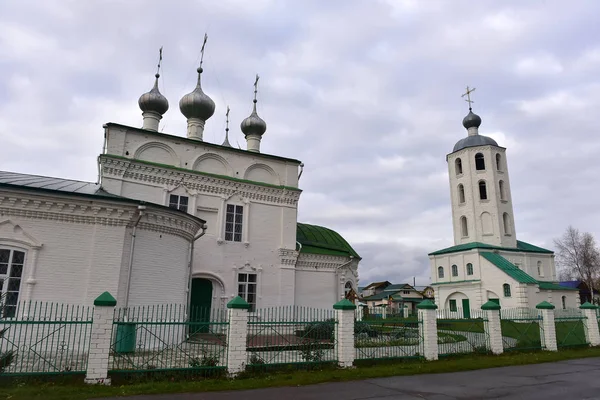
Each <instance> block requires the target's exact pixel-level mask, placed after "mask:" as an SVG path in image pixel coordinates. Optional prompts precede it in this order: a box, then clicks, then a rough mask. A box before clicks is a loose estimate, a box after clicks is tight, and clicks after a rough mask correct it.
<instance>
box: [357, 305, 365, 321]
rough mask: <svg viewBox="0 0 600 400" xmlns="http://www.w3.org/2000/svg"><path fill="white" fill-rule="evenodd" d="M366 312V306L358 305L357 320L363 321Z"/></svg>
mask: <svg viewBox="0 0 600 400" xmlns="http://www.w3.org/2000/svg"><path fill="white" fill-rule="evenodd" d="M364 313H365V311H364V307H362V306H358V307H356V320H357V321H362V320H363V315H364Z"/></svg>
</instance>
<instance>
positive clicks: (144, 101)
mask: <svg viewBox="0 0 600 400" xmlns="http://www.w3.org/2000/svg"><path fill="white" fill-rule="evenodd" d="M154 76H155V77H156V80H155V81H154V87H153V88H152V90H150V91H149V92H148V93H144V94H143V95H141V96H140V99H139V100H138V105H139V106H140V109H141V110H142V112H155V113H158V114H160V115H163V114H164V113H166V112H167V110H168V109H169V101H168V100H167V98H166V97H165V96H163V95H162V94H161V93H160V91H159V90H158V78H160V75H159V74H158V73H157V74H156V75H154Z"/></svg>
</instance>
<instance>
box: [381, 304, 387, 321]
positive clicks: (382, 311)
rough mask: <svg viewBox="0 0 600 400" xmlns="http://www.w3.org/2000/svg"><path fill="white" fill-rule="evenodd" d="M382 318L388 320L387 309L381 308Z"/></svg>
mask: <svg viewBox="0 0 600 400" xmlns="http://www.w3.org/2000/svg"><path fill="white" fill-rule="evenodd" d="M381 318H383V319H386V318H387V307H381Z"/></svg>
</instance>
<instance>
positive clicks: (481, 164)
mask: <svg viewBox="0 0 600 400" xmlns="http://www.w3.org/2000/svg"><path fill="white" fill-rule="evenodd" d="M475 169H476V170H477V171H483V170H484V169H485V159H484V158H483V154H481V153H477V154H475Z"/></svg>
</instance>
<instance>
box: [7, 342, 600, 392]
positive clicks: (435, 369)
mask: <svg viewBox="0 0 600 400" xmlns="http://www.w3.org/2000/svg"><path fill="white" fill-rule="evenodd" d="M587 357H600V347H595V348H578V349H565V350H561V351H558V352H547V351H536V352H518V353H505V354H502V355H498V356H493V355H467V356H460V357H452V358H450V357H448V358H444V359H443V360H439V361H429V362H426V361H419V360H406V361H396V362H385V363H384V362H377V363H375V362H373V363H372V365H360V366H358V367H356V368H353V369H335V368H329V369H328V368H325V369H322V370H319V371H314V370H313V371H298V370H293V371H292V370H286V371H277V372H275V371H273V372H269V373H267V372H264V373H252V374H248V373H247V374H244V376H242V377H239V378H236V379H225V378H221V379H205V380H198V381H189V380H182V381H174V382H171V381H164V380H163V381H160V380H152V381H148V382H144V383H138V384H130V385H123V386H99V385H98V386H89V385H85V384H84V383H83V382H81V383H70V384H60V383H56V382H44V383H37V382H35V381H32V380H31V379H28V380H23V381H21V382H14V381H13V383H12V384H11V385H10V386H7V385H4V386H3V387H0V398H2V399H11V400H21V399H47V400H59V399H60V400H63V399H64V400H74V399H88V398H95V397H111V396H130V395H140V394H166V393H192V392H208V391H222V390H248V389H258V388H268V387H280V386H302V385H311V384H317V383H324V382H343V381H352V380H360V379H368V378H381V377H389V376H402V375H416V374H431V373H444V372H457V371H471V370H477V369H484V368H494V367H505V366H511V365H526V364H537V363H544V362H553V361H563V360H571V359H577V358H587Z"/></svg>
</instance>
